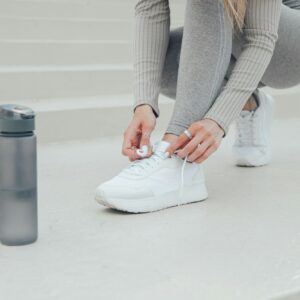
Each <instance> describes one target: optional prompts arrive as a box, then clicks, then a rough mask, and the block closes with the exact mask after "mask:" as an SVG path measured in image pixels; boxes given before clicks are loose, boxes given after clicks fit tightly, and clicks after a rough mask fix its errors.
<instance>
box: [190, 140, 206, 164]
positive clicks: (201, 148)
mask: <svg viewBox="0 0 300 300" xmlns="http://www.w3.org/2000/svg"><path fill="white" fill-rule="evenodd" d="M209 147H210V143H209V142H207V141H204V142H202V143H201V144H198V146H197V148H196V149H195V151H194V152H193V153H191V154H190V155H189V156H188V161H189V162H194V161H196V160H197V159H198V158H200V157H201V155H202V154H203V153H205V151H206V150H207V149H208V148H209Z"/></svg>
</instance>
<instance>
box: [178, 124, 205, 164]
mask: <svg viewBox="0 0 300 300" xmlns="http://www.w3.org/2000/svg"><path fill="white" fill-rule="evenodd" d="M190 128H193V125H192V126H191V127H190ZM197 130H198V131H197V132H196V133H195V136H194V138H193V139H192V140H191V141H190V142H189V143H188V144H187V145H185V147H183V149H182V150H179V151H178V153H177V155H178V156H180V157H181V158H185V157H186V156H187V155H189V154H191V153H192V152H193V151H194V150H195V149H196V147H197V146H198V144H200V143H202V142H203V141H204V140H205V139H207V131H206V129H205V128H204V127H198V129H197ZM192 132H195V130H194V129H192Z"/></svg>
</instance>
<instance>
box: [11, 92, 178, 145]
mask: <svg viewBox="0 0 300 300" xmlns="http://www.w3.org/2000/svg"><path fill="white" fill-rule="evenodd" d="M16 103H17V104H25V105H28V106H30V107H32V108H33V109H34V110H35V111H36V113H37V135H38V137H39V142H41V143H49V142H59V141H64V140H76V139H79V138H80V139H91V138H95V137H107V136H114V135H121V134H123V132H124V130H125V128H126V127H127V125H128V123H129V121H130V119H131V118H132V104H133V96H132V95H130V94H128V95H111V96H107V97H104V96H97V97H84V98H75V99H74V98H73V99H72V98H70V99H45V100H43V101H32V100H31V101H26V102H24V101H16ZM172 105H173V101H172V100H170V99H168V98H166V97H164V96H161V98H160V111H161V114H162V116H163V117H162V118H159V119H158V122H157V129H158V130H164V129H165V128H166V126H167V122H168V120H169V119H170V117H171V113H172Z"/></svg>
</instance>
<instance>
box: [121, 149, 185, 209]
mask: <svg viewBox="0 0 300 300" xmlns="http://www.w3.org/2000/svg"><path fill="white" fill-rule="evenodd" d="M167 157H168V154H167V153H165V152H154V153H153V155H152V156H150V157H149V158H144V159H141V160H136V161H134V162H132V163H131V164H130V165H129V166H128V167H127V168H125V169H124V170H123V172H125V173H130V174H131V175H132V174H134V175H142V174H143V173H144V172H147V171H149V170H151V169H155V168H156V166H157V165H158V164H159V163H160V162H161V161H162V160H164V159H167ZM186 163H187V156H186V157H185V159H184V161H183V164H182V167H181V174H180V188H179V199H178V202H177V206H180V205H181V200H182V197H183V188H184V170H185V167H186Z"/></svg>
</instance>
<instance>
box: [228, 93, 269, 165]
mask: <svg viewBox="0 0 300 300" xmlns="http://www.w3.org/2000/svg"><path fill="white" fill-rule="evenodd" d="M257 100H258V105H259V106H258V107H257V108H256V109H255V110H254V111H242V112H241V114H240V116H239V119H238V120H237V123H236V140H235V143H234V146H233V154H234V158H235V163H236V165H237V166H242V167H258V166H263V165H266V164H268V163H269V162H270V160H271V158H272V151H271V136H270V134H271V124H272V112H273V101H274V100H273V98H272V97H271V96H270V95H267V94H265V93H264V92H262V91H259V92H258V97H257Z"/></svg>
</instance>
